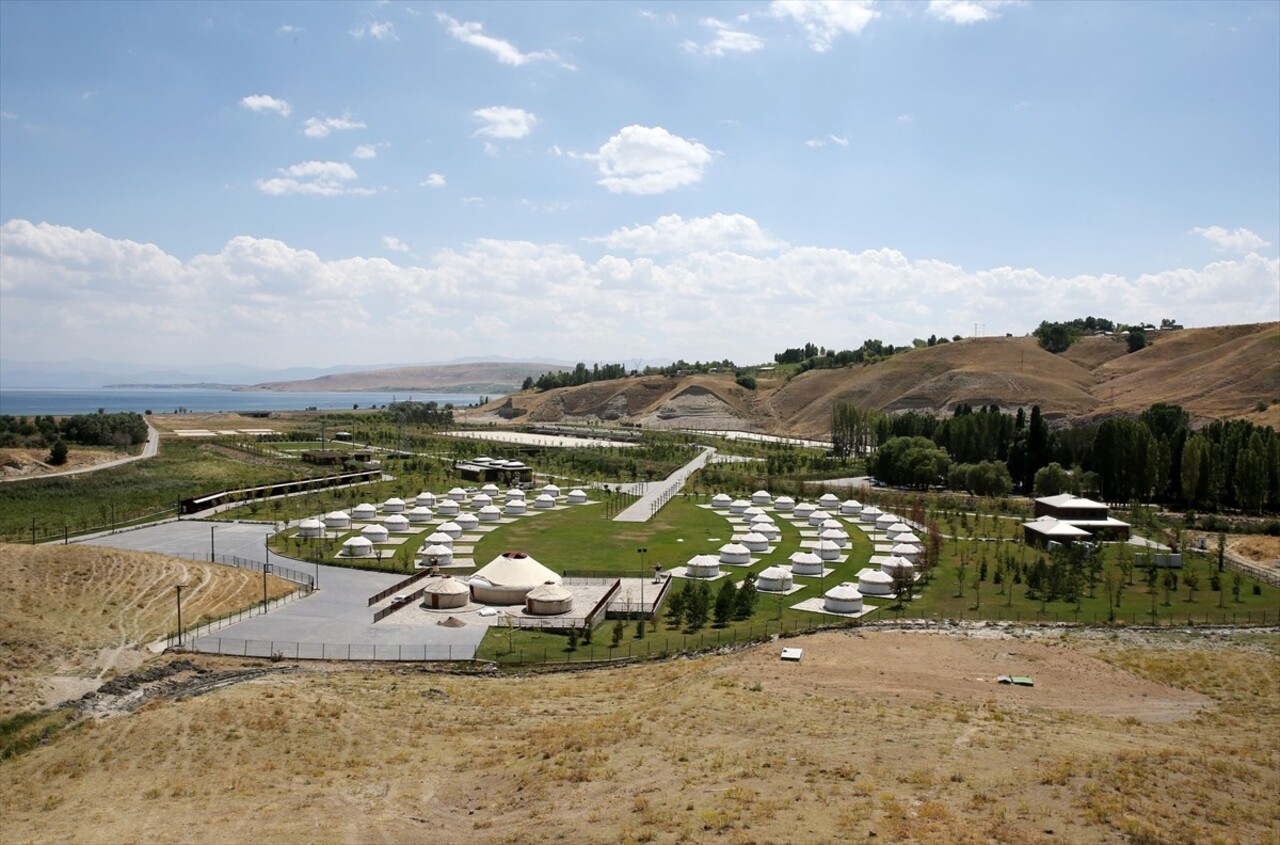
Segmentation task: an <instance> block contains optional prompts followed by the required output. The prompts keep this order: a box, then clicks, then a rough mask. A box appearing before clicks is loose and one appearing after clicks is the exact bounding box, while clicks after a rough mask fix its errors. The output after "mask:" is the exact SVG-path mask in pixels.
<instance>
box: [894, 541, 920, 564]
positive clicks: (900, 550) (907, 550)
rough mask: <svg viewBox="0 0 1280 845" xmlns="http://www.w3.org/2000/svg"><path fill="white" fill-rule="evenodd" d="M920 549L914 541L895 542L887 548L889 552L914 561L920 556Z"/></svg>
mask: <svg viewBox="0 0 1280 845" xmlns="http://www.w3.org/2000/svg"><path fill="white" fill-rule="evenodd" d="M920 551H921V549H920V547H919V546H917V545H916V544H915V543H897V544H896V545H894V547H893V548H891V549H889V554H891V555H897V556H898V557H900V558H904V559H905V560H909V561H911V562H912V563H915V562H916V559H917V558H919V557H920Z"/></svg>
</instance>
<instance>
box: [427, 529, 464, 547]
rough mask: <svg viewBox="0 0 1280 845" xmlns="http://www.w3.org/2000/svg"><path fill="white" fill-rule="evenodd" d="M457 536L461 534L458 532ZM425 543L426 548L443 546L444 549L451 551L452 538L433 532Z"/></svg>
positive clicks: (442, 533) (441, 532) (439, 532)
mask: <svg viewBox="0 0 1280 845" xmlns="http://www.w3.org/2000/svg"><path fill="white" fill-rule="evenodd" d="M458 534H459V536H461V534H462V532H461V531H459V532H458ZM425 542H426V544H427V545H428V546H444V547H445V548H446V549H450V550H452V549H453V537H451V536H449V535H448V534H446V533H444V532H443V531H436V532H434V533H433V534H431V536H429V537H427V539H426V541H425Z"/></svg>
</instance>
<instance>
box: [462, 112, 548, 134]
mask: <svg viewBox="0 0 1280 845" xmlns="http://www.w3.org/2000/svg"><path fill="white" fill-rule="evenodd" d="M471 116H472V117H474V118H475V119H476V120H478V121H480V122H481V123H482V124H483V125H482V126H481V127H480V128H479V129H477V130H476V131H475V134H476V136H477V137H480V138H500V139H504V140H506V139H514V138H523V137H525V136H526V135H528V134H529V133H530V132H531V131H533V127H534V124H536V123H537V122H538V118H537V117H536V116H534V115H533V113H532V112H527V111H525V110H524V109H516V108H512V107H510V106H490V107H489V108H485V109H476V110H475V111H473V112H472V113H471Z"/></svg>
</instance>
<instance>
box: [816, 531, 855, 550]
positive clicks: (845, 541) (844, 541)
mask: <svg viewBox="0 0 1280 845" xmlns="http://www.w3.org/2000/svg"><path fill="white" fill-rule="evenodd" d="M818 537H819V538H821V539H823V540H830V541H831V542H833V543H835V544H836V545H837V546H839V547H840V548H842V549H843V548H844V547H845V546H847V545H849V532H847V531H845V530H844V529H843V528H824V529H822V533H821V534H819V535H818Z"/></svg>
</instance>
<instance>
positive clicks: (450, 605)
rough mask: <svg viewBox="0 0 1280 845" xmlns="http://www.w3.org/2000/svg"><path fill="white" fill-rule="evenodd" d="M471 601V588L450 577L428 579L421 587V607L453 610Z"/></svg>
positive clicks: (442, 576)
mask: <svg viewBox="0 0 1280 845" xmlns="http://www.w3.org/2000/svg"><path fill="white" fill-rule="evenodd" d="M469 601H471V588H470V587H468V586H467V585H466V584H464V583H462V582H461V581H459V580H458V579H457V578H454V577H453V576H452V575H441V576H440V577H439V578H428V579H427V580H426V581H425V582H424V583H423V585H422V607H429V608H431V609H432V610H453V609H454V608H458V607H466V606H467V602H469Z"/></svg>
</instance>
